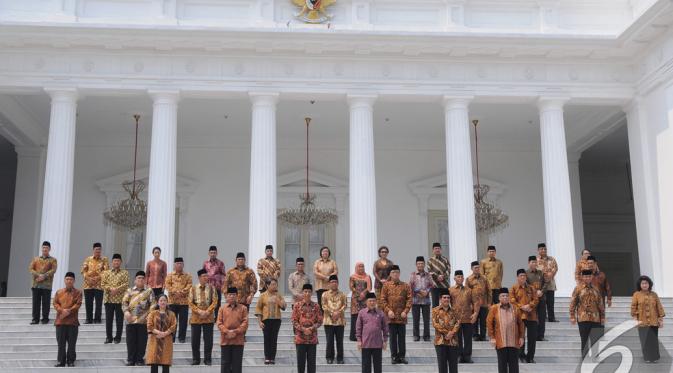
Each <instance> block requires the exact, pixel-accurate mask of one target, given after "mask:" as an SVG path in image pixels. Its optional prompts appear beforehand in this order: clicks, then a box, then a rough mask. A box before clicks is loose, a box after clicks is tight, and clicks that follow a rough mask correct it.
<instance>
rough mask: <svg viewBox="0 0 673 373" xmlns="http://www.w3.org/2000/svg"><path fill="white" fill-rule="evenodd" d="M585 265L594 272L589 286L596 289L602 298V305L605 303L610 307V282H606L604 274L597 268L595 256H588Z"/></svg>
mask: <svg viewBox="0 0 673 373" xmlns="http://www.w3.org/2000/svg"><path fill="white" fill-rule="evenodd" d="M587 263H588V264H589V269H591V270H593V271H594V277H593V280H592V281H591V284H592V285H593V286H594V287H595V288H596V289H598V291H599V292H600V293H601V296H603V305H605V304H606V303H607V305H608V307H612V286H610V282H609V281H608V278H607V276H606V275H605V272H603V271H601V270H600V269H599V268H598V263H597V262H596V257H595V256H593V255H589V257H588V258H587Z"/></svg>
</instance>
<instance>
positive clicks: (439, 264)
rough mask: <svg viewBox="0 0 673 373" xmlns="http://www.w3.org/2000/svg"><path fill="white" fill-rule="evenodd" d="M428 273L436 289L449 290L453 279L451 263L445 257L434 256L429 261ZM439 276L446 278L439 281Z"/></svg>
mask: <svg viewBox="0 0 673 373" xmlns="http://www.w3.org/2000/svg"><path fill="white" fill-rule="evenodd" d="M428 273H429V274H430V276H432V284H433V285H434V287H436V288H445V289H448V288H449V279H450V278H451V263H450V262H449V259H448V258H447V257H445V256H444V255H441V254H440V255H432V256H431V257H430V258H429V259H428ZM439 276H444V278H443V279H442V281H439Z"/></svg>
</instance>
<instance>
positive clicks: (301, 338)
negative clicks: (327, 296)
mask: <svg viewBox="0 0 673 373" xmlns="http://www.w3.org/2000/svg"><path fill="white" fill-rule="evenodd" d="M302 293H303V295H304V298H303V299H302V300H301V301H300V302H299V303H295V304H294V306H293V307H292V329H293V330H294V343H295V345H296V348H297V371H298V373H304V372H305V371H306V370H307V369H306V368H308V373H315V357H316V345H317V344H318V329H319V328H320V325H322V321H323V315H322V311H321V310H320V306H318V304H317V303H314V302H313V301H312V300H311V294H312V293H313V286H311V284H304V286H302Z"/></svg>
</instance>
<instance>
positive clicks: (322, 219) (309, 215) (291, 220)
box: [278, 118, 339, 225]
mask: <svg viewBox="0 0 673 373" xmlns="http://www.w3.org/2000/svg"><path fill="white" fill-rule="evenodd" d="M305 120H306V193H302V194H300V195H299V200H300V201H301V203H300V204H299V207H295V208H288V209H283V210H281V212H280V213H278V219H279V220H280V221H281V223H283V224H286V225H322V224H336V223H337V221H338V220H339V217H338V216H337V213H336V211H335V210H334V209H328V208H321V207H317V206H316V205H315V203H314V201H315V199H316V195H315V194H311V193H309V189H308V185H309V178H308V165H309V163H308V159H309V158H308V128H309V124H310V123H311V118H305Z"/></svg>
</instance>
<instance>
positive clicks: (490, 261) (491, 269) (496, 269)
mask: <svg viewBox="0 0 673 373" xmlns="http://www.w3.org/2000/svg"><path fill="white" fill-rule="evenodd" d="M495 253H496V250H495V246H493V245H491V246H489V247H488V249H486V255H487V256H488V257H487V258H484V259H482V260H481V262H480V263H479V266H480V267H481V274H482V275H484V277H486V280H488V287H489V288H491V299H492V301H493V303H494V304H495V303H498V301H499V299H500V298H499V297H498V294H499V293H500V289H501V287H502V275H503V266H502V260H500V259H498V258H496V257H495Z"/></svg>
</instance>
